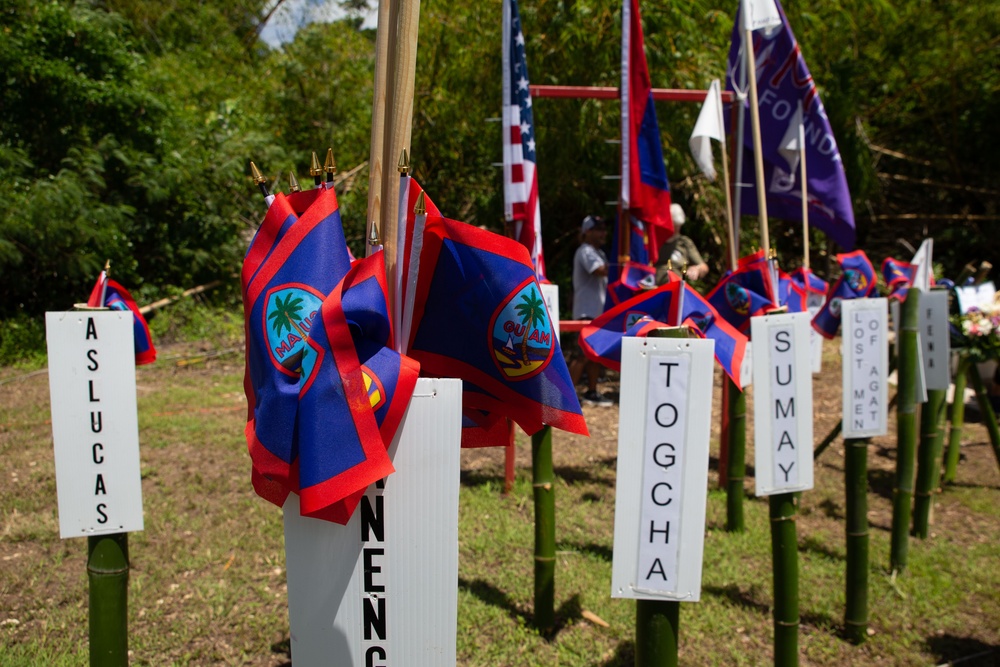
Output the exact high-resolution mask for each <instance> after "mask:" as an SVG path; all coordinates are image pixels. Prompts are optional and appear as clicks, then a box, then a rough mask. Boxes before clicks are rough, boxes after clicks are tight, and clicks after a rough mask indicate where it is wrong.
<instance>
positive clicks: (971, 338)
mask: <svg viewBox="0 0 1000 667" xmlns="http://www.w3.org/2000/svg"><path fill="white" fill-rule="evenodd" d="M998 296H1000V294H998ZM951 323H952V324H953V325H954V328H953V329H952V344H953V345H954V346H955V347H956V348H961V349H962V351H963V352H965V353H966V354H968V355H969V357H970V358H971V359H972V361H973V362H975V363H982V362H984V361H998V360H1000V301H998V300H996V299H994V301H993V302H992V303H990V304H986V305H983V306H981V307H980V308H971V309H969V311H968V312H966V313H961V314H958V315H952V317H951Z"/></svg>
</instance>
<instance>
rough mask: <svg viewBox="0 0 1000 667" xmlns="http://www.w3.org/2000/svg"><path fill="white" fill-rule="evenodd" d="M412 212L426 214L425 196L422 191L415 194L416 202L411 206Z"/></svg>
mask: <svg viewBox="0 0 1000 667" xmlns="http://www.w3.org/2000/svg"><path fill="white" fill-rule="evenodd" d="M413 212H414V213H415V214H416V215H427V198H426V197H425V196H424V193H423V192H421V193H420V194H419V195H417V203H416V204H415V205H414V206H413Z"/></svg>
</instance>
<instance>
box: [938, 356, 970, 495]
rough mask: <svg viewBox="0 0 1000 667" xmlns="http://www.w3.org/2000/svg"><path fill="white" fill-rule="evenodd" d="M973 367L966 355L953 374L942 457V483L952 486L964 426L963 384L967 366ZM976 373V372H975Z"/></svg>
mask: <svg viewBox="0 0 1000 667" xmlns="http://www.w3.org/2000/svg"><path fill="white" fill-rule="evenodd" d="M970 365H971V366H975V364H973V363H972V360H971V359H970V358H969V355H967V354H960V355H959V357H958V369H957V370H956V372H955V395H954V397H953V398H952V399H951V432H950V433H949V434H948V451H947V452H946V453H945V456H944V483H945V484H953V483H954V482H955V476H956V475H957V474H958V456H959V453H960V449H961V447H962V428H963V427H964V426H965V382H966V378H967V373H968V372H969V366H970ZM977 372H978V371H977Z"/></svg>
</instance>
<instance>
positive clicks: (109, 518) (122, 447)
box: [45, 310, 143, 538]
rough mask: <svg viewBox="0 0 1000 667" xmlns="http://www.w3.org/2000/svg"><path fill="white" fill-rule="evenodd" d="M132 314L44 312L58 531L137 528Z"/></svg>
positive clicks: (138, 502) (93, 532)
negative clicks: (57, 505) (57, 503)
mask: <svg viewBox="0 0 1000 667" xmlns="http://www.w3.org/2000/svg"><path fill="white" fill-rule="evenodd" d="M132 326H133V325H132V313H131V312H119V311H110V310H109V311H104V310H101V311H76V312H64V313H45V337H46V342H47V345H48V355H49V397H50V399H51V405H52V442H53V449H54V450H55V464H56V495H57V496H58V500H59V536H60V537H62V538H67V537H83V536H85V535H104V534H107V533H127V532H133V531H137V530H142V527H143V523H142V482H141V478H140V472H139V425H138V420H137V417H136V401H135V353H134V351H133V350H134V349H135V342H134V339H133V333H132Z"/></svg>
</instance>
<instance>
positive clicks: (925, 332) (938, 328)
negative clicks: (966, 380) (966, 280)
mask: <svg viewBox="0 0 1000 667" xmlns="http://www.w3.org/2000/svg"><path fill="white" fill-rule="evenodd" d="M919 326H920V346H921V348H922V349H921V352H922V353H923V357H924V359H923V361H924V378H925V381H926V386H927V388H928V389H947V388H948V386H949V385H950V384H951V372H950V369H949V368H948V364H949V361H950V358H951V341H950V340H949V338H950V334H949V332H948V292H947V291H946V290H943V289H940V290H939V289H932V290H931V291H929V292H927V293H925V294H921V295H920V325H919Z"/></svg>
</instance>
